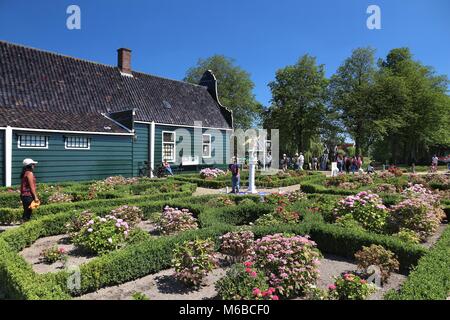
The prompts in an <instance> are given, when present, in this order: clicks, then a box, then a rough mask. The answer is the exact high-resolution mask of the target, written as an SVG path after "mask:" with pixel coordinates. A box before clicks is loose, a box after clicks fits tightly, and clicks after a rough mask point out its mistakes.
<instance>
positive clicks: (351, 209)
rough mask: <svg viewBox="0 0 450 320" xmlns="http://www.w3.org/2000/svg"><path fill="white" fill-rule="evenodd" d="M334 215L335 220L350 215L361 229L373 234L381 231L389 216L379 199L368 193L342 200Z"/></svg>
mask: <svg viewBox="0 0 450 320" xmlns="http://www.w3.org/2000/svg"><path fill="white" fill-rule="evenodd" d="M334 213H335V217H336V218H337V217H341V216H344V215H347V214H351V215H352V216H353V218H354V219H355V220H356V221H358V222H359V224H360V225H361V226H362V227H364V228H365V229H366V230H369V231H373V232H381V231H383V229H384V226H385V224H386V218H387V217H388V214H389V212H388V210H387V209H386V207H385V206H384V204H383V203H382V200H381V198H380V197H379V196H378V195H377V194H374V193H371V192H370V191H363V192H360V193H358V194H357V195H356V196H349V197H347V198H345V199H342V200H341V201H339V203H338V206H337V207H336V208H335V209H334Z"/></svg>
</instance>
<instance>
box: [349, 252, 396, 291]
mask: <svg viewBox="0 0 450 320" xmlns="http://www.w3.org/2000/svg"><path fill="white" fill-rule="evenodd" d="M355 258H356V261H357V263H358V268H359V269H361V270H363V271H364V272H366V270H368V268H369V267H370V266H376V267H378V268H379V270H380V273H381V274H380V276H381V283H386V282H387V280H388V279H389V277H390V275H391V272H393V271H398V270H399V267H400V263H399V262H398V260H397V259H396V257H395V254H394V253H393V252H391V251H389V250H386V249H385V248H383V246H379V245H375V244H372V245H371V246H370V247H364V246H363V248H362V250H360V251H358V252H356V253H355Z"/></svg>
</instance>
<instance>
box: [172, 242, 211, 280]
mask: <svg viewBox="0 0 450 320" xmlns="http://www.w3.org/2000/svg"><path fill="white" fill-rule="evenodd" d="M216 264H217V262H216V255H215V252H214V242H213V241H212V240H210V239H206V240H200V239H197V240H193V241H186V242H183V243H182V244H178V245H177V246H176V247H175V249H174V251H173V259H172V266H173V267H174V268H175V277H176V278H177V279H178V280H180V281H182V282H184V283H185V284H187V285H189V286H193V287H198V286H200V284H201V283H202V281H203V278H204V277H205V276H206V275H207V274H208V272H209V271H211V270H213V269H214V268H215V267H216Z"/></svg>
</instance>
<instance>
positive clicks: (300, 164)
mask: <svg viewBox="0 0 450 320" xmlns="http://www.w3.org/2000/svg"><path fill="white" fill-rule="evenodd" d="M304 164H305V156H304V155H303V153H302V152H300V155H299V156H298V158H297V166H298V169H299V170H300V171H303V165H304Z"/></svg>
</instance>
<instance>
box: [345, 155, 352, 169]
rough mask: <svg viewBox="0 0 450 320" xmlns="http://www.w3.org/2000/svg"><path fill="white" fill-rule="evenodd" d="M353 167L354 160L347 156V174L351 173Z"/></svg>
mask: <svg viewBox="0 0 450 320" xmlns="http://www.w3.org/2000/svg"><path fill="white" fill-rule="evenodd" d="M351 166H352V158H351V157H348V156H346V157H345V172H347V173H350V168H351Z"/></svg>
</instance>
